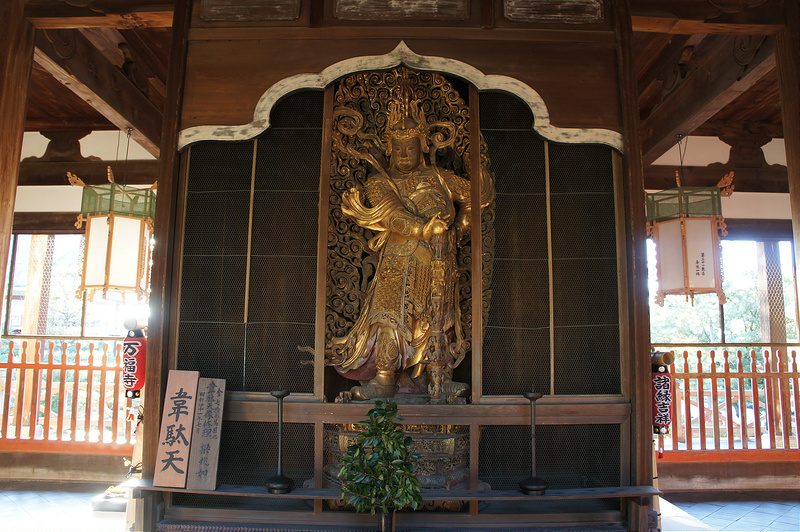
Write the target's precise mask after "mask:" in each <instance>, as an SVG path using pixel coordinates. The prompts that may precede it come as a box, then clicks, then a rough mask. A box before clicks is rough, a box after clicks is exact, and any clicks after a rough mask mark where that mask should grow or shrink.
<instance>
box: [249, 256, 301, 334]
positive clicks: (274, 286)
mask: <svg viewBox="0 0 800 532" xmlns="http://www.w3.org/2000/svg"><path fill="white" fill-rule="evenodd" d="M316 268H317V263H316V260H315V258H314V257H275V256H253V257H252V259H251V261H250V307H249V314H250V315H249V317H248V318H249V321H251V322H254V321H255V322H261V321H272V322H276V321H288V322H302V323H308V324H313V323H314V301H315V300H314V295H315V278H316Z"/></svg>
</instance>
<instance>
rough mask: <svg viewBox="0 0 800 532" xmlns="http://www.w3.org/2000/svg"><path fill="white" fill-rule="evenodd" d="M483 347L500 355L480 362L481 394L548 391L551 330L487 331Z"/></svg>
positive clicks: (490, 329) (494, 329) (510, 329)
mask: <svg viewBox="0 0 800 532" xmlns="http://www.w3.org/2000/svg"><path fill="white" fill-rule="evenodd" d="M484 344H485V345H491V346H492V349H493V350H494V351H496V352H497V353H499V354H500V355H499V356H493V357H491V358H490V359H489V360H487V357H486V356H484V361H483V381H484V386H483V392H484V394H487V395H521V394H522V393H524V392H529V391H531V390H549V389H550V329H549V328H547V327H545V328H542V329H520V328H506V327H486V334H485V336H484Z"/></svg>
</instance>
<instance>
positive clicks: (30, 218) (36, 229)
mask: <svg viewBox="0 0 800 532" xmlns="http://www.w3.org/2000/svg"><path fill="white" fill-rule="evenodd" d="M79 214H80V213H79V212H15V213H14V229H13V231H14V233H20V234H29V235H49V234H83V233H85V232H86V225H85V224H84V225H83V227H82V228H80V229H78V228H77V227H75V222H76V221H77V220H78V215H79Z"/></svg>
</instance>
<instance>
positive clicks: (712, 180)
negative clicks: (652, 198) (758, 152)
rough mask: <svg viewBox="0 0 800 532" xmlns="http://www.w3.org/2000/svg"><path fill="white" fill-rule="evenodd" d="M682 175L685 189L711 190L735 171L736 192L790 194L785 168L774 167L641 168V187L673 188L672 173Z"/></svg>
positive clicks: (655, 188) (652, 188) (654, 188)
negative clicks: (676, 172)
mask: <svg viewBox="0 0 800 532" xmlns="http://www.w3.org/2000/svg"><path fill="white" fill-rule="evenodd" d="M676 170H680V171H681V173H682V177H681V184H682V185H683V186H685V187H713V186H716V184H717V183H719V180H720V179H722V176H724V175H725V174H727V173H728V172H730V171H733V172H734V177H733V185H734V191H735V192H777V193H781V194H788V193H789V183H788V182H787V180H786V179H787V173H786V167H785V166H782V165H777V164H773V165H772V166H767V167H764V168H743V167H735V166H734V167H730V166H727V165H725V166H716V167H715V166H684V167H683V168H681V167H679V166H660V165H659V166H656V165H651V166H648V167H646V168H645V169H644V187H645V188H646V189H647V190H666V189H669V188H674V187H676V186H677V185H676V183H675V171H676Z"/></svg>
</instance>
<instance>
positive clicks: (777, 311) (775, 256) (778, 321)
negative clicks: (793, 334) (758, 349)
mask: <svg viewBox="0 0 800 532" xmlns="http://www.w3.org/2000/svg"><path fill="white" fill-rule="evenodd" d="M756 256H757V258H758V269H757V276H758V299H759V308H760V314H761V341H762V342H785V341H786V336H787V335H786V332H787V331H786V328H787V325H788V324H787V320H786V308H787V303H790V302H791V294H790V293H789V291H788V290H787V293H786V294H785V295H784V286H783V274H782V272H781V260H780V259H781V257H780V249H779V244H778V242H774V241H767V242H756ZM789 323H791V322H789Z"/></svg>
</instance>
